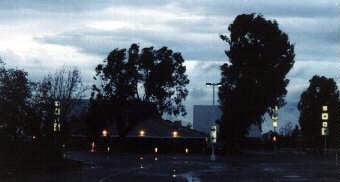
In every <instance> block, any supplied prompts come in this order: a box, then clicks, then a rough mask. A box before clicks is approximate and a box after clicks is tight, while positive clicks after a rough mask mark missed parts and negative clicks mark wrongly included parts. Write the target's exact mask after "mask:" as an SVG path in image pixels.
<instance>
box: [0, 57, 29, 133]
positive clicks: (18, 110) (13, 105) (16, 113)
mask: <svg viewBox="0 0 340 182" xmlns="http://www.w3.org/2000/svg"><path fill="white" fill-rule="evenodd" d="M0 64H1V65H0V121H1V122H2V123H4V124H5V125H7V128H8V131H9V133H10V134H12V135H17V134H18V131H19V130H18V129H22V130H23V129H24V128H25V126H26V125H27V117H26V116H27V115H28V112H29V105H28V101H29V99H30V97H31V92H30V82H29V80H28V78H27V73H26V72H25V71H23V70H20V69H6V68H5V66H4V63H3V62H2V61H1V60H0Z"/></svg>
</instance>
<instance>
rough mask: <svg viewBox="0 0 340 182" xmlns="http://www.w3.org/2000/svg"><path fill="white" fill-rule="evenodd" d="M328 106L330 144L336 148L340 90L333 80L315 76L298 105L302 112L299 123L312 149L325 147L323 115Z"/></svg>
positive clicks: (328, 138)
mask: <svg viewBox="0 0 340 182" xmlns="http://www.w3.org/2000/svg"><path fill="white" fill-rule="evenodd" d="M323 105H327V106H328V113H329V120H328V128H329V136H328V137H327V140H328V144H330V145H331V146H333V147H336V139H337V138H338V136H339V133H338V128H339V124H338V121H339V119H340V118H339V116H340V114H339V111H338V109H339V90H338V87H337V85H336V83H335V81H334V80H333V79H332V78H326V77H324V76H321V77H320V76H317V75H315V76H313V78H312V79H311V80H309V87H308V88H307V89H306V90H305V91H304V92H303V93H302V94H301V98H300V101H299V104H298V109H299V111H300V118H299V123H300V126H301V130H302V134H303V136H304V138H305V141H306V144H307V145H309V146H312V147H322V146H323V145H324V143H323V142H324V141H323V138H322V137H321V127H322V120H321V113H322V106H323Z"/></svg>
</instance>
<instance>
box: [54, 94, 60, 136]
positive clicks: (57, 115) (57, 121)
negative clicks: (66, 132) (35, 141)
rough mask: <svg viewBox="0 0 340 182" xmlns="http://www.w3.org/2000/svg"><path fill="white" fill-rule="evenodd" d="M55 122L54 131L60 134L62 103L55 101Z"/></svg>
mask: <svg viewBox="0 0 340 182" xmlns="http://www.w3.org/2000/svg"><path fill="white" fill-rule="evenodd" d="M54 116H55V119H54V122H53V131H54V132H57V131H58V132H60V128H61V124H60V101H58V100H56V101H54Z"/></svg>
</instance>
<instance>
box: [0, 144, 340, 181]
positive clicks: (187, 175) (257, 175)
mask: <svg viewBox="0 0 340 182" xmlns="http://www.w3.org/2000/svg"><path fill="white" fill-rule="evenodd" d="M67 157H68V158H70V159H73V160H79V161H83V162H84V163H85V164H86V166H85V167H83V168H82V169H78V170H72V171H63V172H54V173H36V174H29V175H28V174H26V175H19V176H16V177H12V178H10V179H6V180H4V179H0V181H11V182H12V181H25V182H33V181H34V182H153V181H155V182H167V181H176V182H182V181H183V182H185V181H188V182H229V181H230V182H234V181H237V182H260V181H261V182H262V181H263V182H270V181H280V182H286V181H292V182H293V181H306V182H307V181H308V182H314V181H325V182H326V181H327V182H333V181H334V182H335V181H336V166H335V154H334V155H333V154H329V155H328V156H319V155H306V154H303V153H296V152H276V153H273V152H249V153H246V154H243V155H241V156H238V157H217V160H216V161H210V160H209V156H207V155H195V154H189V155H184V154H183V155H178V154H177V155H171V154H168V155H150V154H149V155H143V156H142V155H134V154H111V155H107V154H105V153H89V152H86V151H72V152H68V153H67ZM155 157H157V159H156V160H155Z"/></svg>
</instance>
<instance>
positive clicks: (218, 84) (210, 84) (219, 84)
mask: <svg viewBox="0 0 340 182" xmlns="http://www.w3.org/2000/svg"><path fill="white" fill-rule="evenodd" d="M205 85H207V86H212V87H213V105H215V87H216V86H218V87H219V86H221V85H222V84H221V83H209V82H208V83H205Z"/></svg>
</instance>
